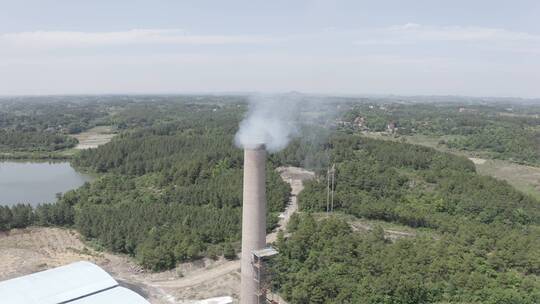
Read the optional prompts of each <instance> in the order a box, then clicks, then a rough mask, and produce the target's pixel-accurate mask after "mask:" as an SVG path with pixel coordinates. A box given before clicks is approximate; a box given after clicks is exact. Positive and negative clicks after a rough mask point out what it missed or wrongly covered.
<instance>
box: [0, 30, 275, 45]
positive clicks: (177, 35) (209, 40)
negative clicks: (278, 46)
mask: <svg viewBox="0 0 540 304" xmlns="http://www.w3.org/2000/svg"><path fill="white" fill-rule="evenodd" d="M271 41H273V39H271V38H269V37H265V36H254V35H192V34H189V33H187V32H186V31H184V30H181V29H133V30H128V31H118V32H74V31H34V32H17V33H5V34H0V45H2V46H12V47H37V48H62V47H88V46H114V45H131V44H191V45H210V44H263V43H268V42H271Z"/></svg>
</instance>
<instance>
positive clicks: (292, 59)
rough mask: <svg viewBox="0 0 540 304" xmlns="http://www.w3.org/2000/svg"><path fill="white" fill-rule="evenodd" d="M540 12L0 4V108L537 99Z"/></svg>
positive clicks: (399, 5) (523, 7) (389, 6)
mask: <svg viewBox="0 0 540 304" xmlns="http://www.w3.org/2000/svg"><path fill="white" fill-rule="evenodd" d="M538 16H540V1H535V0H531V1H519V0H518V1H497V0H491V1H484V0H476V1H462V0H453V1H437V0H430V1H428V0H426V1H419V0H416V1H413V0H410V1H397V0H396V1H388V0H382V1H339V0H337V1H327V0H324V1H323V0H319V1H291V0H290V1H279V0H278V1H257V0H251V1H234V0H233V1H204V0H203V1H159V0H154V1H137V0H131V1H123V0H109V1H102V0H92V1H88V0H87V1H81V0H64V1H63V0H57V1H52V0H34V1H29V0H18V1H4V0H0V95H19V94H32V95H33V94H100V93H189V92H238V91H261V92H283V91H290V90H297V91H302V92H311V93H327V94H404V95H416V94H422V95H431V94H434V95H447V94H449V95H471V96H520V97H540V85H539V83H540V21H538V18H539V17H538Z"/></svg>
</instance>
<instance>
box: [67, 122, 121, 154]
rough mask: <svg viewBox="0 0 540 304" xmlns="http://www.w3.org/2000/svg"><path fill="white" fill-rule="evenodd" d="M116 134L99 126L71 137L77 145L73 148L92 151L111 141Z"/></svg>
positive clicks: (107, 128) (110, 129) (108, 128)
mask: <svg viewBox="0 0 540 304" xmlns="http://www.w3.org/2000/svg"><path fill="white" fill-rule="evenodd" d="M115 135H116V134H115V133H113V132H112V128H111V127H108V126H99V127H95V128H92V129H90V130H87V131H85V132H81V133H79V134H75V135H73V137H75V138H76V139H77V140H78V141H79V144H78V145H77V146H76V147H75V149H77V150H85V149H93V148H97V147H99V146H101V145H104V144H106V143H108V142H109V141H111V139H112V138H113V137H114V136H115Z"/></svg>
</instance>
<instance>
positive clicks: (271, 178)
mask: <svg viewBox="0 0 540 304" xmlns="http://www.w3.org/2000/svg"><path fill="white" fill-rule="evenodd" d="M147 106H148V105H144V104H142V105H136V106H135V107H134V108H135V109H132V110H130V111H128V112H127V113H126V114H123V115H118V117H117V118H116V119H118V120H119V121H130V122H131V123H133V124H137V125H138V127H136V128H135V129H134V130H133V131H128V132H125V133H123V134H121V135H119V136H118V137H117V138H115V139H114V140H113V141H112V142H111V143H109V144H107V145H104V146H101V147H99V148H98V149H92V150H85V151H82V152H81V153H80V154H79V155H78V156H77V157H76V158H75V159H74V160H73V162H72V163H73V164H74V165H75V166H77V167H79V168H81V169H85V170H88V171H94V172H98V173H101V174H102V176H101V177H100V178H98V179H97V180H96V181H94V182H92V183H91V184H85V185H84V186H83V187H81V188H79V189H77V190H75V191H70V192H68V193H66V194H65V195H64V196H63V197H62V198H61V199H60V201H59V202H58V203H57V204H56V205H43V206H40V207H38V208H37V209H36V210H35V212H33V213H32V212H31V209H28V208H24V210H23V211H25V212H26V213H27V214H26V216H22V217H24V218H25V219H26V221H22V223H26V224H30V223H38V224H56V225H58V224H59V225H74V226H75V227H76V228H77V229H78V230H79V231H80V232H81V233H82V234H83V235H84V236H85V237H87V238H89V239H95V240H97V241H98V242H99V243H100V244H101V245H102V246H104V247H106V248H107V249H109V250H112V251H115V252H123V253H128V254H131V255H134V256H135V257H136V258H137V259H138V260H139V261H140V262H141V264H142V265H143V266H145V267H147V268H150V269H153V270H161V269H168V268H172V267H174V266H175V265H176V263H177V262H181V261H187V260H191V259H195V258H199V257H203V256H217V255H222V254H223V253H225V252H229V254H228V256H230V257H232V256H234V254H231V253H230V251H231V250H233V251H234V247H238V246H236V243H237V242H238V240H239V239H240V231H241V229H240V228H241V227H240V223H241V221H240V216H241V195H242V189H241V187H242V186H241V185H242V165H243V160H242V151H241V150H240V149H238V148H236V147H234V145H233V135H234V133H235V131H236V128H237V126H238V121H239V120H240V118H241V117H242V113H243V108H239V107H238V106H237V105H236V104H234V105H223V106H221V107H219V109H218V108H217V107H216V105H203V104H169V105H164V106H162V107H156V108H155V109H154V111H156V112H157V113H156V115H155V116H152V115H150V116H146V113H148V111H146V110H144V109H145V108H146V107H147ZM139 109H141V111H139ZM133 113H140V114H138V116H140V117H145V119H135V118H134V117H136V115H135V114H133ZM170 113H174V114H173V115H169V114H170ZM124 115H125V116H124ZM124 117H128V119H123V118H124ZM152 117H154V118H153V119H152ZM269 168H270V170H268V178H267V180H268V181H267V183H268V194H267V196H268V207H269V213H268V229H272V228H273V227H274V226H275V225H276V223H277V214H278V213H279V212H281V211H282V210H283V208H284V206H285V203H286V202H287V200H288V195H289V191H290V189H289V186H288V185H287V184H286V183H285V182H283V181H282V180H281V178H280V177H279V175H278V174H277V173H276V172H275V171H274V170H272V164H271V163H269ZM19 208H23V206H17V207H14V208H12V212H11V213H12V214H11V215H10V214H9V209H8V208H4V210H3V211H2V213H3V215H2V218H4V219H12V223H11V224H10V225H8V224H3V227H5V228H12V227H22V226H25V225H24V224H21V221H20V220H19V218H21V216H20V215H19ZM29 212H30V214H28V213H29ZM1 222H2V220H1V219H0V223H1ZM4 222H6V221H4Z"/></svg>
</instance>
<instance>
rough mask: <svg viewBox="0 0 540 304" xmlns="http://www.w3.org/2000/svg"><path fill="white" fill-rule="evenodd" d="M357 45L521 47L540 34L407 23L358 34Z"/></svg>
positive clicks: (535, 40)
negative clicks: (447, 43)
mask: <svg viewBox="0 0 540 304" xmlns="http://www.w3.org/2000/svg"><path fill="white" fill-rule="evenodd" d="M357 35H358V36H359V38H358V39H357V40H356V41H355V42H354V43H355V44H357V45H398V44H412V43H430V42H431V43H435V42H473V43H483V44H499V45H501V44H512V45H513V46H514V47H515V48H516V49H518V48H520V47H522V46H530V45H538V44H540V35H534V34H530V33H525V32H516V31H510V30H506V29H500V28H487V27H464V26H445V27H437V26H424V25H420V24H417V23H407V24H404V25H396V26H391V27H386V28H377V29H369V30H363V31H360V32H358V33H357Z"/></svg>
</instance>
